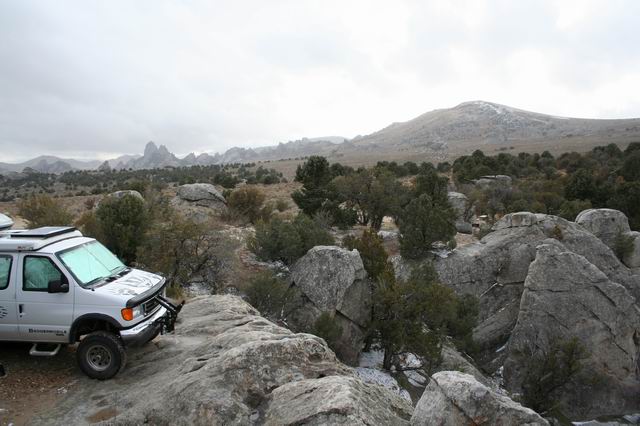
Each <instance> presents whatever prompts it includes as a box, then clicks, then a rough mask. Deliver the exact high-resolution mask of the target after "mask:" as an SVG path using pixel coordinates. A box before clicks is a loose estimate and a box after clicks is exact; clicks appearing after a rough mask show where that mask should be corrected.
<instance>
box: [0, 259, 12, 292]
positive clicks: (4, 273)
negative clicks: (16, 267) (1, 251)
mask: <svg viewBox="0 0 640 426" xmlns="http://www.w3.org/2000/svg"><path fill="white" fill-rule="evenodd" d="M12 260H13V257H11V256H0V290H4V289H5V288H7V287H9V278H10V276H11V262H12Z"/></svg>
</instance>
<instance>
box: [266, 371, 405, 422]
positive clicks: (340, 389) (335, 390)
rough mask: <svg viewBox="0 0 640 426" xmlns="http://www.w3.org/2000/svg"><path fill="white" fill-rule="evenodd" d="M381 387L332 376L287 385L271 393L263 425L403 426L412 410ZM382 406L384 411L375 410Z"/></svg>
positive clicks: (403, 400)
mask: <svg viewBox="0 0 640 426" xmlns="http://www.w3.org/2000/svg"><path fill="white" fill-rule="evenodd" d="M389 394H390V392H389V391H387V390H383V388H382V387H378V386H374V385H370V384H365V383H363V382H362V381H360V380H358V379H354V378H352V377H344V376H331V377H324V378H321V379H312V380H301V381H297V382H291V383H287V384H285V385H283V386H280V387H279V388H278V389H276V390H275V391H273V393H272V394H271V398H270V400H269V403H268V405H267V410H266V413H265V415H264V420H265V422H264V423H265V425H283V424H284V425H301V424H304V425H336V424H344V425H385V424H387V425H402V424H409V419H410V418H411V412H412V408H411V406H410V404H409V402H408V401H406V400H405V399H403V398H400V397H397V398H389ZM381 404H384V405H385V406H386V407H385V409H382V410H381V409H378V408H376V407H379V406H380V405H381Z"/></svg>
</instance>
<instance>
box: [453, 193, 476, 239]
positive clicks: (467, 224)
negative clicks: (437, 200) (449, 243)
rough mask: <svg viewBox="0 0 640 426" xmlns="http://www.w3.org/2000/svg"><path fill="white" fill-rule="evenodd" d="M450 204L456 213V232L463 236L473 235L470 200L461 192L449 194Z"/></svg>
mask: <svg viewBox="0 0 640 426" xmlns="http://www.w3.org/2000/svg"><path fill="white" fill-rule="evenodd" d="M447 197H448V199H449V204H451V207H453V209H454V210H455V212H456V230H457V231H458V232H461V233H463V234H471V231H472V226H471V216H472V214H471V212H470V208H469V207H470V206H469V199H468V198H467V196H466V195H464V194H462V193H460V192H449V193H447Z"/></svg>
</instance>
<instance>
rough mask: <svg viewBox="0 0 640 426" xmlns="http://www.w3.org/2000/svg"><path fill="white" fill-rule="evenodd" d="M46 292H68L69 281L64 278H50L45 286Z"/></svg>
mask: <svg viewBox="0 0 640 426" xmlns="http://www.w3.org/2000/svg"><path fill="white" fill-rule="evenodd" d="M47 292H48V293H69V283H68V282H66V280H51V281H49V285H48V287H47Z"/></svg>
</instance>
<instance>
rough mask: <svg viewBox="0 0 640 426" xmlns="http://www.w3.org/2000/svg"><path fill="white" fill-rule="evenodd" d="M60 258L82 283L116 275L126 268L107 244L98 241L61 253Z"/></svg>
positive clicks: (85, 283)
mask: <svg viewBox="0 0 640 426" xmlns="http://www.w3.org/2000/svg"><path fill="white" fill-rule="evenodd" d="M60 260H61V261H62V263H64V264H65V266H66V267H67V268H68V269H69V271H70V272H71V273H72V274H73V275H74V277H75V278H76V279H77V280H78V281H79V283H78V284H80V285H83V286H85V285H89V284H93V283H95V282H98V281H101V280H103V279H105V278H107V277H110V276H112V275H115V274H117V273H119V272H121V271H122V270H124V269H125V268H126V266H125V265H124V263H122V262H121V261H120V259H118V258H117V257H116V256H115V255H114V254H113V253H111V252H110V251H109V249H107V248H106V247H105V246H103V245H102V244H100V243H99V242H97V241H92V242H90V243H86V244H83V245H81V246H78V247H74V248H72V249H71V250H67V251H64V252H62V253H60Z"/></svg>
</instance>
